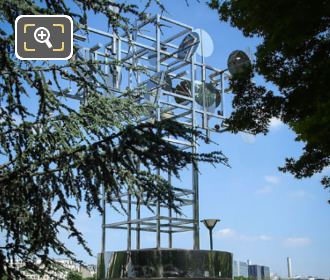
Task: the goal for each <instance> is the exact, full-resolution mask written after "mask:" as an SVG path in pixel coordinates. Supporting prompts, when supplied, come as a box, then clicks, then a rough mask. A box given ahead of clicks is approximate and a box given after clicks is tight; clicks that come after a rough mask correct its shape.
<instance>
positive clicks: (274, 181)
mask: <svg viewBox="0 0 330 280" xmlns="http://www.w3.org/2000/svg"><path fill="white" fill-rule="evenodd" d="M265 180H266V181H267V182H268V183H271V184H278V183H279V182H280V178H279V177H277V176H270V175H268V176H265Z"/></svg>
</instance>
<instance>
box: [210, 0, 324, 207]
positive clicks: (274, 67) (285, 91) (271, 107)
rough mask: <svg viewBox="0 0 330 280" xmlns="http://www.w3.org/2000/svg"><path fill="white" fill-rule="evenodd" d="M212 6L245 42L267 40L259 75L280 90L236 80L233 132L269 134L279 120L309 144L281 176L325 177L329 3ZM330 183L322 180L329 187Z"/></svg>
mask: <svg viewBox="0 0 330 280" xmlns="http://www.w3.org/2000/svg"><path fill="white" fill-rule="evenodd" d="M209 6H210V7H211V8H212V9H216V10H217V11H218V13H219V17H220V20H224V21H227V22H230V23H231V24H232V25H233V26H234V27H237V28H239V29H240V30H241V31H242V32H243V33H244V35H245V36H250V37H252V36H258V37H261V38H262V43H261V44H260V45H259V46H258V48H257V52H256V54H255V56H256V63H255V69H254V70H255V71H256V72H257V73H258V74H261V75H263V76H264V77H265V79H266V81H268V82H272V83H273V84H275V85H276V86H277V87H278V89H279V94H274V93H273V92H271V91H268V90H266V88H265V87H262V86H257V85H255V84H253V83H252V82H251V81H250V80H245V81H244V79H243V77H234V78H233V79H232V82H231V83H232V88H233V91H234V93H235V97H234V109H235V110H234V112H233V114H232V115H231V117H230V118H229V121H228V124H229V127H228V130H230V131H233V132H235V133H236V132H238V131H239V130H242V129H247V130H251V131H252V132H254V133H260V132H261V133H267V131H268V126H269V121H270V119H271V118H272V117H277V118H280V119H281V120H282V121H283V122H284V123H285V124H287V125H288V126H289V127H290V128H291V129H292V130H293V131H294V132H295V133H296V134H297V138H296V141H303V142H304V143H305V147H304V150H303V154H302V155H301V157H300V158H299V159H293V158H289V159H286V165H285V166H284V167H281V168H280V170H281V171H283V172H291V173H292V174H294V175H295V177H297V178H303V177H311V176H312V175H314V174H315V173H318V172H321V171H322V170H323V169H324V168H325V167H327V166H329V164H330V141H329V139H330V90H329V88H330V79H329V77H330V17H329V11H330V2H329V1H323V0H317V1H307V0H305V1H270V0H258V1H252V0H235V1H234V0H225V1H218V0H211V1H209ZM251 70H252V69H251ZM249 75H250V78H252V76H253V75H252V73H251V72H250V73H249ZM329 182H330V178H329V177H324V178H323V180H322V184H323V185H324V186H325V187H330V184H329ZM329 202H330V201H329Z"/></svg>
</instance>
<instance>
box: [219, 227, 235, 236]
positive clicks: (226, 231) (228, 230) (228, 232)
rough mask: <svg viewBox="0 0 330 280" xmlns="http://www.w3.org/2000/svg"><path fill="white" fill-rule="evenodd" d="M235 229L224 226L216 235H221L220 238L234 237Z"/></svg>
mask: <svg viewBox="0 0 330 280" xmlns="http://www.w3.org/2000/svg"><path fill="white" fill-rule="evenodd" d="M235 234H236V233H235V231H234V230H233V229H231V228H224V229H221V230H219V231H218V232H217V233H216V237H219V238H224V237H233V236H235Z"/></svg>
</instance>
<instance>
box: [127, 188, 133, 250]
mask: <svg viewBox="0 0 330 280" xmlns="http://www.w3.org/2000/svg"><path fill="white" fill-rule="evenodd" d="M131 220H132V195H131V194H130V193H129V194H128V203H127V223H128V224H127V251H130V250H131V249H132V224H131Z"/></svg>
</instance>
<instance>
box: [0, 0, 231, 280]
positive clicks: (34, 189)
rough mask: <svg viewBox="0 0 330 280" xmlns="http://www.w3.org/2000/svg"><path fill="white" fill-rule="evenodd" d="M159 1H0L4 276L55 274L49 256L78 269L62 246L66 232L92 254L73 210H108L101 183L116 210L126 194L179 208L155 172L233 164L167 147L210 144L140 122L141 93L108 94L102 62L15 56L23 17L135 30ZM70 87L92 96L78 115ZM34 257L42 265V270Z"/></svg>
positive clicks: (0, 271) (177, 128)
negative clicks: (94, 19)
mask: <svg viewBox="0 0 330 280" xmlns="http://www.w3.org/2000/svg"><path fill="white" fill-rule="evenodd" d="M152 2H153V1H151V0H149V1H144V2H143V4H141V3H140V4H139V5H141V6H143V11H141V10H140V9H139V7H138V6H137V5H130V4H125V3H126V2H124V3H122V4H117V3H114V2H113V1H109V0H93V1H84V0H74V1H61V0H45V1H35V0H25V1H22V0H12V1H4V0H1V1H0V21H1V25H0V105H1V108H0V231H1V232H2V233H1V234H2V236H4V240H3V241H2V242H1V245H0V278H2V277H3V276H4V275H6V276H7V277H8V279H13V278H21V277H23V276H20V275H19V271H18V269H17V268H16V267H15V266H13V265H10V263H15V261H16V260H22V261H24V262H25V264H26V268H27V269H31V270H33V271H37V270H38V269H40V267H45V269H46V268H47V267H51V265H52V263H53V261H52V260H51V259H50V258H49V253H50V252H55V253H56V254H59V255H64V256H66V257H68V258H70V259H72V260H74V261H76V262H79V259H77V258H76V256H75V255H74V253H73V252H72V251H71V250H69V249H68V248H66V247H65V245H64V243H63V241H62V240H61V239H60V236H59V232H60V231H61V230H63V229H64V230H66V231H67V232H68V234H69V236H70V238H75V239H76V240H77V241H78V243H79V244H80V246H82V247H83V248H85V249H86V251H87V252H89V253H91V251H90V249H89V248H88V245H87V244H86V241H85V239H84V237H83V236H82V234H81V232H80V231H79V229H78V228H77V227H76V226H75V213H76V212H77V211H79V209H80V206H81V204H82V203H84V204H85V205H86V209H87V213H88V214H90V213H91V211H92V210H93V209H97V210H98V211H99V212H102V207H101V197H102V196H101V186H104V188H105V191H106V197H107V200H108V202H110V203H111V200H112V198H113V197H115V198H117V199H118V198H120V195H121V194H122V193H124V192H126V191H127V189H128V190H129V191H130V192H131V193H132V194H133V195H137V196H138V195H139V194H140V193H141V192H144V193H147V196H146V197H147V200H148V201H150V200H154V199H158V200H160V201H161V202H164V203H167V205H168V206H169V207H171V208H173V209H174V210H175V211H180V209H179V208H177V207H176V206H175V205H174V202H175V201H176V200H178V199H176V198H175V195H174V193H173V192H172V190H171V188H170V186H169V184H168V182H167V181H165V180H164V179H162V178H161V177H159V176H157V175H155V172H154V171H155V169H159V170H161V171H164V172H171V173H172V174H174V175H175V176H179V173H178V172H179V170H180V169H182V168H184V167H185V166H187V165H188V164H191V163H194V164H195V163H196V162H198V161H206V162H210V163H220V162H221V163H224V164H226V163H227V159H226V158H225V157H224V156H223V154H222V153H221V152H214V153H210V154H192V153H191V152H188V151H185V150H182V149H179V148H178V147H177V146H175V145H172V144H171V143H169V142H167V141H165V140H164V137H165V136H168V135H172V136H173V137H178V138H181V139H183V140H188V141H190V140H191V139H192V138H191V137H193V136H194V137H201V138H203V137H202V135H201V134H200V133H199V132H197V131H192V130H191V129H189V128H187V127H185V126H182V125H179V124H178V123H176V122H173V121H171V120H167V121H161V122H157V121H155V122H141V118H142V117H143V116H145V115H146V114H148V112H150V108H149V107H147V106H146V105H142V104H140V103H138V102H137V97H139V93H138V92H127V93H126V95H125V96H124V98H115V97H105V93H107V91H108V87H107V85H106V83H105V82H104V79H103V78H102V77H103V76H102V75H103V73H102V71H101V70H100V67H99V62H97V61H87V62H84V61H79V60H75V59H72V60H70V61H67V62H63V63H52V62H49V61H40V62H39V63H36V62H34V61H20V60H18V59H17V58H16V57H15V55H14V41H15V40H14V26H15V19H16V17H18V16H19V15H33V14H35V15H38V14H48V15H53V14H54V15H61V14H66V15H69V16H71V17H72V18H73V20H74V25H75V26H78V25H79V24H80V25H85V24H86V23H87V20H88V14H90V13H91V12H94V13H96V14H102V15H103V16H106V18H107V20H108V25H109V27H111V28H113V29H114V30H115V31H118V32H119V31H121V32H131V28H132V25H131V20H132V21H135V19H137V18H138V19H145V18H146V12H147V9H148V7H149V6H150V5H151V3H152ZM155 3H157V5H159V7H160V9H163V7H162V6H161V5H160V4H159V1H155ZM145 7H146V10H145V9H144V8H145ZM76 51H77V49H75V52H76ZM109 63H111V62H109ZM77 69H79V71H78V70H77ZM67 80H70V82H71V83H72V88H73V89H83V90H84V92H85V93H86V100H85V102H84V103H82V104H81V105H80V107H79V109H76V108H72V107H70V106H69V105H68V104H67V102H66V101H65V98H64V90H65V88H63V84H64V83H65V81H67ZM31 103H33V106H32V105H31ZM139 164H141V165H142V166H144V167H145V169H139ZM143 202H144V203H147V201H143ZM36 258H38V259H40V260H41V261H42V265H41V266H40V265H38V266H36V265H35V259H36Z"/></svg>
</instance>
